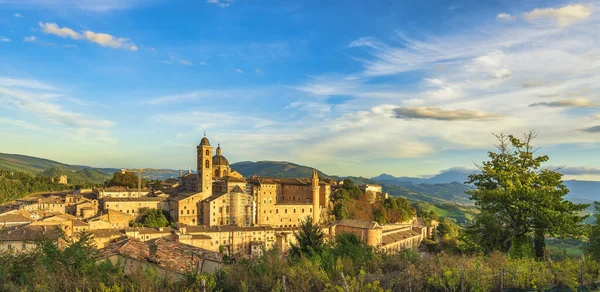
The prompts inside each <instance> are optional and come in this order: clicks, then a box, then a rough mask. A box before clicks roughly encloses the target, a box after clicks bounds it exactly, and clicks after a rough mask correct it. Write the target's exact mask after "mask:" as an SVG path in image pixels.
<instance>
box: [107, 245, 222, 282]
mask: <svg viewBox="0 0 600 292" xmlns="http://www.w3.org/2000/svg"><path fill="white" fill-rule="evenodd" d="M102 261H110V262H112V263H113V264H116V263H121V264H122V266H123V269H124V271H123V272H124V274H125V275H126V276H129V275H133V274H136V273H140V274H141V273H144V271H145V270H147V269H152V270H153V271H154V272H155V273H156V275H158V276H159V277H161V278H164V279H168V280H170V281H176V280H181V279H182V278H183V277H184V275H185V273H186V272H193V271H197V272H198V273H214V272H216V271H217V270H219V269H220V268H221V265H222V263H223V258H222V256H221V254H219V253H216V252H211V251H208V250H205V249H201V248H198V247H194V246H191V245H188V244H185V243H181V242H177V241H176V240H172V239H169V238H165V237H161V238H157V239H152V240H149V241H145V242H142V241H140V240H138V239H134V238H127V239H123V240H120V241H117V242H114V243H111V244H109V245H108V246H106V247H104V248H102V249H100V257H99V260H98V262H102Z"/></svg>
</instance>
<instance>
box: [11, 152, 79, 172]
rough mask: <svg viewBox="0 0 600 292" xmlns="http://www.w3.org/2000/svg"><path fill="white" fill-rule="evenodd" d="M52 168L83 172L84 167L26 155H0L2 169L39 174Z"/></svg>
mask: <svg viewBox="0 0 600 292" xmlns="http://www.w3.org/2000/svg"><path fill="white" fill-rule="evenodd" d="M51 168H61V169H69V170H81V169H83V168H84V167H81V166H71V165H68V164H64V163H60V162H56V161H52V160H49V159H44V158H37V157H32V156H26V155H20V154H5V153H0V169H5V170H10V171H20V172H27V173H32V174H38V173H41V172H44V171H46V170H48V169H51Z"/></svg>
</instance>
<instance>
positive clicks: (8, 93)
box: [0, 78, 117, 144]
mask: <svg viewBox="0 0 600 292" xmlns="http://www.w3.org/2000/svg"><path fill="white" fill-rule="evenodd" d="M53 88H54V87H53V86H49V85H46V84H45V83H43V82H40V81H37V80H30V79H18V78H0V97H3V98H4V101H5V102H7V103H9V104H11V105H13V106H14V107H15V108H17V109H19V110H21V111H23V112H26V113H28V114H30V115H32V116H37V117H39V118H42V119H44V120H46V121H48V122H50V123H53V124H56V125H61V126H64V127H66V128H68V129H70V131H69V132H70V133H71V134H72V135H73V136H74V137H79V138H82V137H87V138H88V139H92V140H95V141H101V142H106V143H111V144H114V143H116V142H117V140H116V139H115V138H113V137H112V136H111V135H110V132H109V131H108V128H111V127H113V126H115V125H116V123H115V122H113V121H110V120H106V119H94V118H91V117H90V116H87V115H84V114H83V113H79V112H74V111H69V110H65V109H64V108H63V107H62V105H61V104H59V102H58V100H56V99H55V97H57V96H60V95H56V94H55V93H48V92H47V90H49V89H53ZM31 90H42V93H39V92H32V91H31ZM19 126H21V127H29V128H30V129H32V130H34V129H35V128H34V127H32V126H28V125H27V124H25V123H21V122H19Z"/></svg>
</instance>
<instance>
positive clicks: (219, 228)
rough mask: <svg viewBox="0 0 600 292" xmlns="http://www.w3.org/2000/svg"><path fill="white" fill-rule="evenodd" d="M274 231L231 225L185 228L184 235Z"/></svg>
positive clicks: (268, 228) (263, 227)
mask: <svg viewBox="0 0 600 292" xmlns="http://www.w3.org/2000/svg"><path fill="white" fill-rule="evenodd" d="M268 230H274V228H273V227H271V226H247V227H239V226H232V225H222V226H204V225H201V226H186V227H185V231H186V233H202V232H231V231H268Z"/></svg>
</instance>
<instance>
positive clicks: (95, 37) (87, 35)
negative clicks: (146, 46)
mask: <svg viewBox="0 0 600 292" xmlns="http://www.w3.org/2000/svg"><path fill="white" fill-rule="evenodd" d="M39 26H40V28H41V29H42V31H43V32H44V33H47V34H53V35H57V36H60V37H63V38H66V37H69V38H71V39H74V40H79V39H86V40H88V41H90V42H93V43H96V44H99V45H101V46H104V47H110V48H122V49H126V50H130V51H137V50H138V47H137V46H136V45H135V44H134V43H133V42H132V41H131V40H130V39H127V38H119V37H114V36H112V35H110V34H106V33H95V32H93V31H89V30H88V31H84V32H83V33H81V34H80V33H77V32H75V31H74V30H72V29H70V28H68V27H62V28H61V27H59V26H58V25H57V24H56V23H44V22H41V21H40V22H39Z"/></svg>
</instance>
